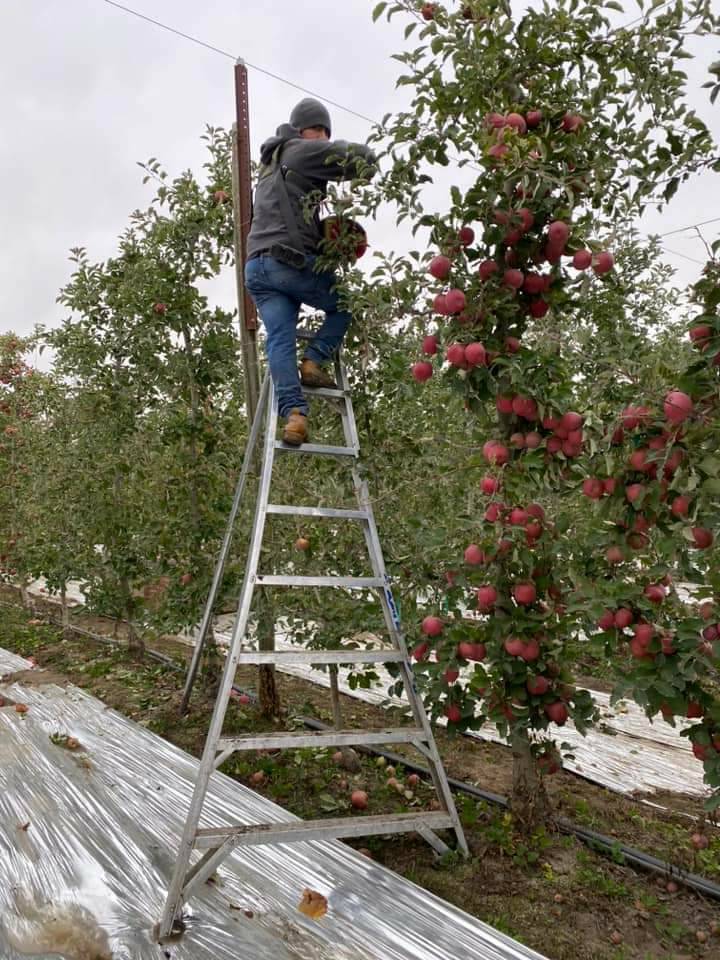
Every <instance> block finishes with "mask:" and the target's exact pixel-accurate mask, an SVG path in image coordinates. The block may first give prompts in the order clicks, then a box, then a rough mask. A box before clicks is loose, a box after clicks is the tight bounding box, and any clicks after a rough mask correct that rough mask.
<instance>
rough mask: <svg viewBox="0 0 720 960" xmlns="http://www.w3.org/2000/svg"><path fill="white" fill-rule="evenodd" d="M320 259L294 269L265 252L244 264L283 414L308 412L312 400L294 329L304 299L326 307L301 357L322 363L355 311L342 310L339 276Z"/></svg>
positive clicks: (312, 259) (333, 348) (248, 286)
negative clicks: (319, 265)
mask: <svg viewBox="0 0 720 960" xmlns="http://www.w3.org/2000/svg"><path fill="white" fill-rule="evenodd" d="M316 259H317V258H316V257H314V256H309V257H308V266H306V267H305V269H304V270H296V269H295V268H294V267H288V266H286V265H285V264H284V263H280V261H279V260H276V259H275V258H274V257H271V256H270V255H269V254H267V253H265V254H262V255H261V256H259V257H255V258H254V259H252V260H248V261H247V263H246V264H245V285H246V287H247V289H248V292H249V293H250V296H251V297H252V298H253V300H254V301H255V304H256V306H257V308H258V313H259V314H260V319H261V320H262V322H263V326H264V327H265V332H266V334H267V355H268V362H269V364H270V375H271V377H272V379H273V384H274V386H275V392H276V394H277V398H278V410H279V412H280V416H281V417H287V416H288V414H289V413H290V411H291V410H292V409H293V408H296V409H298V410H299V411H300V412H301V413H304V414H305V415H306V416H307V413H308V404H307V400H306V399H305V397H304V396H303V392H302V390H301V388H300V376H299V374H298V365H297V341H296V339H295V330H296V327H297V322H298V314H299V313H300V307H301V306H302V304H303V303H305V304H307V305H308V306H310V307H317V308H318V309H319V310H323V311H324V312H325V322H324V323H323V325H322V326H321V327H320V329H319V330H318V332H317V335H316V337H315V339H314V340H312V341H310V342H309V344H308V346H307V347H306V348H305V352H304V353H303V357H306V358H307V359H309V360H314V361H315V362H316V363H324V362H325V361H327V360H330V359H331V358H332V357H333V355H334V354H335V351H336V350H337V348H338V347H339V346H340V344H341V343H342V340H343V337H344V336H345V333H346V331H347V328H348V327H349V326H350V321H351V320H352V316H351V315H350V313H349V312H348V311H347V310H339V309H338V294H337V292H336V291H335V290H333V289H332V288H333V286H334V285H335V283H336V282H337V277H336V276H335V274H334V273H333V272H332V271H327V270H325V271H321V272H315V271H314V270H313V265H314V263H315V260H316Z"/></svg>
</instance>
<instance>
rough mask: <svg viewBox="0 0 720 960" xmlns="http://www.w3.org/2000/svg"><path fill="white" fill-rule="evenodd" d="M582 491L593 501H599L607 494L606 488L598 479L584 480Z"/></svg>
mask: <svg viewBox="0 0 720 960" xmlns="http://www.w3.org/2000/svg"><path fill="white" fill-rule="evenodd" d="M582 491H583V493H584V494H585V496H586V497H590V499H591V500H599V499H600V497H602V495H603V493H604V492H605V488H604V486H603V482H602V480H598V478H597V477H587V479H585V480H583V485H582Z"/></svg>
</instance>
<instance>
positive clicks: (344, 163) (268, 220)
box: [245, 97, 377, 446]
mask: <svg viewBox="0 0 720 960" xmlns="http://www.w3.org/2000/svg"><path fill="white" fill-rule="evenodd" d="M330 134H331V125H330V114H329V113H328V111H327V108H326V107H325V106H324V105H323V104H322V103H320V102H319V101H318V100H313V99H311V98H309V97H308V98H306V99H304V100H301V101H300V103H298V104H297V106H296V107H295V108H294V110H293V111H292V114H291V115H290V123H289V124H287V123H285V124H282V125H281V126H280V127H278V130H277V134H276V135H275V136H274V137H271V138H270V139H269V140H266V141H265V143H263V145H262V148H261V154H260V156H261V160H262V169H261V172H260V179H259V182H258V185H257V189H256V192H255V204H254V209H253V218H252V225H251V228H250V234H249V237H248V245H247V262H246V264H245V284H246V286H247V289H248V291H249V293H250V295H251V296H252V298H253V300H254V301H255V304H256V306H257V308H258V312H259V314H260V319H261V320H262V322H263V325H264V326H265V332H266V335H267V355H268V362H269V364H270V374H271V376H272V380H273V384H274V386H275V392H276V393H277V398H278V411H279V413H280V416H281V417H283V418H286V424H285V429H284V431H283V440H284V441H285V443H289V444H292V445H293V446H300V444H302V443H305V442H306V441H307V439H308V426H307V416H308V404H307V400H306V399H305V397H304V395H303V392H302V389H301V384H302V385H304V386H306V387H330V388H332V387H334V386H335V383H334V382H333V380H332V378H331V377H330V376H329V375H328V374H327V373H326V372H325V371H324V370H323V369H322V365H323V364H324V363H326V362H327V361H328V360H331V359H332V358H333V356H334V355H335V353H336V351H337V349H338V347H339V346H340V344H341V343H342V340H343V337H344V336H345V333H346V331H347V329H348V327H349V326H350V322H351V320H352V316H351V314H350V313H349V312H348V311H347V310H341V309H340V308H339V306H338V293H337V290H336V289H335V287H336V283H337V276H336V274H335V272H334V271H333V270H319V269H317V268H316V261H317V259H318V255H319V254H320V252H321V248H322V243H323V240H324V239H325V236H324V231H323V222H322V221H321V219H320V205H321V204H322V202H323V201H324V199H325V197H326V195H327V184H328V182H329V181H331V180H335V181H341V180H352V179H354V178H358V177H362V178H363V179H368V178H369V177H371V176H373V175H374V174H375V172H376V171H377V167H376V165H375V155H374V154H373V152H372V150H370V148H369V147H367V146H365V145H363V144H360V143H348V142H347V141H346V140H330ZM302 304H307V305H308V306H311V307H316V308H318V309H319V310H323V311H324V312H325V322H324V323H323V325H322V326H321V327H320V329H319V330H318V331H317V334H316V336H315V337H314V339H313V340H312V341H311V343H310V344H309V345H308V346H307V347H306V349H305V351H304V354H303V358H302V361H301V363H300V370H299V371H298V367H297V353H296V349H297V348H296V333H295V331H296V326H297V322H298V315H299V312H300V307H301V306H302Z"/></svg>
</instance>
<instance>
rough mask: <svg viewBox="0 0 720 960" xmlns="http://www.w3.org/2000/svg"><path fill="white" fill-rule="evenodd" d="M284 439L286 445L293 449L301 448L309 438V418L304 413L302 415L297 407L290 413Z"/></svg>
mask: <svg viewBox="0 0 720 960" xmlns="http://www.w3.org/2000/svg"><path fill="white" fill-rule="evenodd" d="M282 438H283V440H284V442H285V443H289V444H290V445H291V446H293V447H299V446H300V445H301V444H303V443H305V442H306V440H307V438H308V427H307V417H306V416H305V414H304V413H300V411H299V410H298V409H297V407H293V409H292V410H291V411H290V416H289V417H288V418H287V423H286V424H285V429H284V430H283V435H282Z"/></svg>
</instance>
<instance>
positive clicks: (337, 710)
mask: <svg viewBox="0 0 720 960" xmlns="http://www.w3.org/2000/svg"><path fill="white" fill-rule="evenodd" d="M330 700H331V702H332V711H333V726H334V727H335V729H336V730H342V707H341V706H340V690H339V689H338V668H337V664H336V663H331V664H330Z"/></svg>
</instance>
